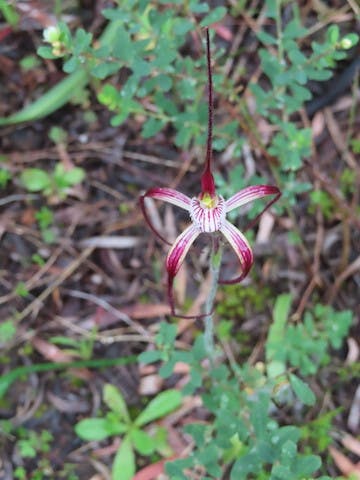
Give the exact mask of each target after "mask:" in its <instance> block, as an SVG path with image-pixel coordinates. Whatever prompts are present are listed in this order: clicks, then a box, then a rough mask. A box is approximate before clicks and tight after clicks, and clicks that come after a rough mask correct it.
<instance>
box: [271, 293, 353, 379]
mask: <svg viewBox="0 0 360 480" xmlns="http://www.w3.org/2000/svg"><path fill="white" fill-rule="evenodd" d="M290 306H291V296H290V295H288V294H286V295H281V296H279V297H278V298H277V301H276V303H275V307H274V323H273V324H272V326H271V328H270V330H269V338H268V341H267V346H266V358H267V363H268V371H269V374H270V375H271V376H273V377H274V376H276V375H279V374H281V373H283V372H284V371H285V370H286V365H290V366H292V367H296V368H298V369H299V372H300V373H301V374H302V375H304V376H306V375H312V374H315V373H316V372H317V371H318V369H319V368H320V367H321V366H324V365H327V364H328V363H329V362H330V359H331V357H330V355H329V348H330V347H331V348H334V349H337V348H340V346H341V344H342V341H343V339H344V338H345V336H346V335H347V333H348V331H349V328H350V326H351V323H352V314H351V312H350V311H349V310H344V311H340V312H336V311H335V310H333V309H332V308H331V307H330V306H325V305H321V304H317V305H315V307H314V309H313V311H306V312H305V314H304V318H303V321H302V322H301V323H300V322H299V323H294V324H292V323H291V322H290V323H289V318H288V313H289V309H290Z"/></svg>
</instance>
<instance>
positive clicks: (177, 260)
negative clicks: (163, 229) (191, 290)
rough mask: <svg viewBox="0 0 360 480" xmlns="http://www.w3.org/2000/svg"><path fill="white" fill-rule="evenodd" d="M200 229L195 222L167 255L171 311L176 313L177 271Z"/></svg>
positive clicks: (180, 236) (178, 238) (176, 241)
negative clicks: (174, 293)
mask: <svg viewBox="0 0 360 480" xmlns="http://www.w3.org/2000/svg"><path fill="white" fill-rule="evenodd" d="M199 234H200V230H199V229H198V228H197V227H196V226H195V225H193V224H191V225H190V226H189V227H188V228H187V229H186V230H184V231H183V232H182V234H181V235H179V236H178V237H177V239H176V240H175V242H174V244H173V246H172V247H171V249H170V251H169V253H168V255H167V257H166V270H167V272H168V296H169V303H170V307H171V312H172V313H173V314H175V303H174V295H173V283H174V278H175V275H176V274H177V272H178V271H179V269H180V267H181V265H182V263H183V262H184V259H185V257H186V255H187V253H188V251H189V249H190V247H191V245H192V244H193V243H194V241H195V239H196V238H197V237H198V236H199Z"/></svg>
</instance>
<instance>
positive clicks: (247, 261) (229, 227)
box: [219, 220, 254, 284]
mask: <svg viewBox="0 0 360 480" xmlns="http://www.w3.org/2000/svg"><path fill="white" fill-rule="evenodd" d="M220 232H221V233H222V234H223V235H224V237H225V238H226V240H227V241H228V242H229V243H230V245H231V246H232V248H233V249H234V252H235V253H236V255H237V257H238V259H239V262H240V265H241V274H240V275H239V276H237V277H235V278H233V279H231V280H223V279H220V280H219V283H223V284H233V283H238V282H241V280H243V279H244V278H245V277H246V275H247V274H248V273H249V271H250V268H251V266H252V264H253V261H254V257H253V253H252V250H251V247H250V245H249V242H248V241H247V240H246V238H245V236H244V235H243V234H242V233H241V232H240V230H238V229H237V228H236V227H234V225H233V224H232V223H230V222H228V221H227V220H225V222H224V223H223V226H222V227H221V228H220Z"/></svg>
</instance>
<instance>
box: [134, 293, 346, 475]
mask: <svg viewBox="0 0 360 480" xmlns="http://www.w3.org/2000/svg"><path fill="white" fill-rule="evenodd" d="M291 302H292V297H291V295H288V294H283V295H280V296H279V297H278V298H277V299H276V302H275V305H274V309H273V322H272V324H271V326H270V330H269V335H268V339H267V341H266V346H265V352H266V358H265V364H262V363H261V364H260V363H259V364H257V365H255V366H251V365H249V364H248V363H247V362H245V363H244V364H243V365H239V364H238V363H236V362H231V363H230V366H227V365H225V364H217V365H214V366H213V367H212V368H211V369H210V370H209V369H208V368H207V367H206V362H205V360H206V358H207V352H206V349H205V345H204V337H203V335H198V336H197V338H196V340H195V342H194V346H193V347H192V348H191V350H190V351H186V352H184V351H179V350H177V349H176V348H175V339H176V326H175V325H173V324H167V323H162V324H161V325H160V330H159V333H158V335H157V336H156V339H155V340H156V345H157V349H156V350H154V351H148V352H144V353H143V354H141V355H140V358H139V359H140V361H142V362H144V363H151V362H158V361H160V362H161V363H162V365H161V367H160V369H159V373H160V375H161V376H163V377H168V376H170V375H171V372H172V370H173V368H174V365H175V363H176V362H177V361H181V362H186V363H188V364H189V366H190V374H191V376H190V380H189V383H188V384H187V385H186V386H185V387H184V390H183V393H184V394H191V393H193V392H194V391H198V389H199V387H201V390H200V392H201V396H202V400H203V405H204V406H205V407H206V409H207V410H208V412H209V414H210V415H211V416H212V417H211V418H212V420H211V422H209V423H206V424H204V425H199V424H190V425H187V426H186V427H185V431H186V432H187V433H188V434H190V435H191V436H192V438H193V440H194V444H195V448H194V450H193V452H192V455H191V456H189V457H188V458H184V459H179V460H176V461H173V462H171V463H168V464H167V465H166V471H167V473H168V475H170V478H178V479H179V480H186V479H187V478H188V477H187V476H186V474H185V473H184V472H185V471H193V470H195V469H196V468H199V467H200V466H201V468H202V470H201V471H203V472H204V473H205V472H206V475H207V477H206V478H209V479H212V478H214V479H217V478H222V474H223V471H224V466H225V465H230V466H231V468H230V472H231V473H230V479H231V480H239V479H240V480H241V479H244V480H245V479H249V478H254V479H257V480H263V479H271V480H282V479H290V478H291V479H292V480H296V479H298V480H303V479H304V478H306V479H310V478H312V475H313V474H314V473H315V471H319V470H320V468H321V460H320V457H319V456H316V455H314V453H315V452H318V453H321V452H323V450H324V448H325V443H324V438H325V436H326V433H325V430H326V432H329V430H330V429H331V419H332V418H333V416H334V415H324V417H323V420H321V418H318V419H315V420H314V421H313V422H310V423H309V424H300V425H299V426H295V425H288V426H286V425H285V426H284V425H280V424H279V423H278V422H276V421H275V419H274V417H276V412H277V409H281V408H285V407H286V408H290V409H291V408H296V409H297V411H299V410H298V409H300V410H301V411H305V410H306V408H308V407H309V406H312V405H314V403H315V401H316V398H315V395H314V393H313V392H312V391H311V389H310V388H309V386H308V385H307V384H306V383H305V381H304V380H303V379H302V378H301V376H307V375H310V374H314V373H317V371H318V370H319V369H320V368H323V367H324V366H326V365H327V364H329V362H330V355H329V349H330V348H334V349H336V348H339V346H340V345H341V343H342V341H343V339H344V337H345V336H346V334H347V332H348V330H349V327H350V324H351V321H352V315H351V312H349V311H343V312H336V311H334V310H333V309H332V308H331V307H328V306H323V305H320V304H317V305H315V307H314V309H313V310H312V311H307V312H305V314H304V318H303V322H298V323H296V324H292V323H291V322H290V321H289V317H290V309H291ZM324 429H325V430H324ZM315 430H316V431H317V432H318V435H320V432H322V433H321V437H320V436H319V437H318V443H317V444H315V437H316V433H315ZM321 439H322V440H321ZM327 439H328V441H329V438H328V437H327ZM304 440H307V441H308V442H309V443H311V444H312V445H313V444H314V445H316V448H315V447H314V448H313V449H312V450H311V451H309V448H304V445H303V441H304ZM317 478H321V479H322V480H328V479H329V477H326V476H319V477H317Z"/></svg>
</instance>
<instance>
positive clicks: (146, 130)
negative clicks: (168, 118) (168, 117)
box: [141, 117, 166, 138]
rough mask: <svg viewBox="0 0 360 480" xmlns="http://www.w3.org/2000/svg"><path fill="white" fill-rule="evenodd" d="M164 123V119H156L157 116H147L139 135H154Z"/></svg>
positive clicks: (144, 136)
mask: <svg viewBox="0 0 360 480" xmlns="http://www.w3.org/2000/svg"><path fill="white" fill-rule="evenodd" d="M164 125H166V122H165V121H164V120H158V119H157V118H152V117H151V118H149V119H148V120H147V121H146V122H145V123H144V125H143V128H142V131H141V136H142V137H143V138H150V137H153V136H154V135H156V134H157V133H158V132H160V130H161V129H162V128H163V127H164Z"/></svg>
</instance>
